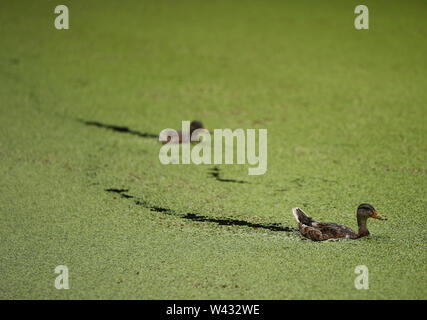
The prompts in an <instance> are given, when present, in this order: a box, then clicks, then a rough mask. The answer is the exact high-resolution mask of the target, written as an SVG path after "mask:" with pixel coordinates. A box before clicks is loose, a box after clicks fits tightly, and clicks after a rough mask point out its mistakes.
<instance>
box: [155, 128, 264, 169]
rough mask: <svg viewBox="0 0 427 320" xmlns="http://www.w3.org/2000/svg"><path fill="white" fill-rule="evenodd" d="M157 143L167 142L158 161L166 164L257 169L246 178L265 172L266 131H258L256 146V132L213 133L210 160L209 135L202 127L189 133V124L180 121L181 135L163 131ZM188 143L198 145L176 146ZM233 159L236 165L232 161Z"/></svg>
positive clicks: (224, 130) (225, 130)
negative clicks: (248, 166) (244, 165)
mask: <svg viewBox="0 0 427 320" xmlns="http://www.w3.org/2000/svg"><path fill="white" fill-rule="evenodd" d="M200 139H201V140H200ZM224 140H225V145H224V148H223V141H224ZM234 140H236V148H237V154H236V157H234ZM159 141H162V142H164V143H166V144H165V145H164V146H162V147H161V148H160V152H159V160H160V162H161V163H162V164H165V165H167V164H190V163H194V164H202V163H203V164H212V163H214V164H222V163H225V164H234V163H237V164H246V163H248V164H249V165H252V166H256V167H250V168H248V173H249V175H261V174H264V173H265V172H266V171H267V129H259V130H258V143H257V142H256V130H255V129H247V130H246V132H245V130H243V129H235V130H231V129H215V130H213V157H212V136H211V134H210V132H209V131H207V130H206V129H203V128H200V129H195V130H192V131H190V121H182V131H181V132H178V131H176V130H173V129H165V130H162V132H160V135H159ZM190 141H191V142H198V143H197V144H196V145H194V146H193V147H191V145H190V143H182V144H179V143H178V142H190ZM256 147H258V152H256ZM180 149H181V152H180ZM223 149H225V152H223ZM180 158H181V159H180ZM212 158H213V159H212ZM235 158H236V162H234V160H235ZM223 160H224V162H223Z"/></svg>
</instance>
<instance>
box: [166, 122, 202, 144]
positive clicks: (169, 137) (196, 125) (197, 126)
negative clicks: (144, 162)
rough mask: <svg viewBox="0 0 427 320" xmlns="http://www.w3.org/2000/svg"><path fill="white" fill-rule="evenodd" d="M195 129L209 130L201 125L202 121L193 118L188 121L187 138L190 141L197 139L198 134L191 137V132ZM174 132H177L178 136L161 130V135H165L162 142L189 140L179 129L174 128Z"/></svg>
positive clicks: (186, 141)
mask: <svg viewBox="0 0 427 320" xmlns="http://www.w3.org/2000/svg"><path fill="white" fill-rule="evenodd" d="M197 129H203V132H209V131H208V130H207V129H205V127H203V123H202V122H200V121H197V120H193V121H191V123H190V135H189V138H190V140H191V141H197V140H198V139H199V138H198V136H194V137H192V134H193V132H194V131H196V130H197ZM176 133H177V134H178V136H175V137H176V138H173V137H174V134H173V133H171V132H169V131H163V132H162V135H163V136H165V138H163V141H164V143H168V142H169V141H171V142H172V143H188V142H191V141H189V140H188V138H186V136H185V135H183V134H182V131H180V130H176Z"/></svg>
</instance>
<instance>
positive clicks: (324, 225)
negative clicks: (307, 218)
mask: <svg viewBox="0 0 427 320" xmlns="http://www.w3.org/2000/svg"><path fill="white" fill-rule="evenodd" d="M312 227H313V228H316V229H317V230H319V231H320V232H321V233H322V235H323V237H324V238H326V239H337V238H350V239H356V238H357V233H356V232H354V230H353V229H351V228H349V227H346V226H343V225H341V224H337V223H333V222H317V221H316V222H314V223H313V224H312ZM326 239H325V240H326Z"/></svg>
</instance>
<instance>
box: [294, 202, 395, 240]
mask: <svg viewBox="0 0 427 320" xmlns="http://www.w3.org/2000/svg"><path fill="white" fill-rule="evenodd" d="M292 213H293V215H294V217H295V219H296V220H297V222H298V227H299V230H300V232H301V234H302V235H303V236H304V237H306V238H309V239H310V240H313V241H323V240H328V239H338V238H347V239H358V238H361V237H365V236H368V235H369V231H368V228H367V226H366V220H368V218H374V219H379V220H387V219H386V218H383V217H381V216H380V215H378V213H377V211H376V210H375V208H374V207H373V206H372V205H370V204H369V203H362V204H361V205H359V207H358V208H357V225H358V227H359V232H357V233H356V232H355V231H354V230H353V229H351V228H349V227H346V226H343V225H340V224H336V223H333V222H319V221H316V220H314V219H312V218H310V217H309V216H307V215H306V214H305V213H304V211H302V210H301V209H300V208H293V209H292Z"/></svg>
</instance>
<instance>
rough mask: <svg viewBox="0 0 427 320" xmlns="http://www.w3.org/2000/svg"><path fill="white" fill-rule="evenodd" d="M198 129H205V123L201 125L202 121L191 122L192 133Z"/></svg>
mask: <svg viewBox="0 0 427 320" xmlns="http://www.w3.org/2000/svg"><path fill="white" fill-rule="evenodd" d="M197 129H204V127H203V123H201V122H200V121H197V120H193V121H191V123H190V133H193V131H195V130H197Z"/></svg>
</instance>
